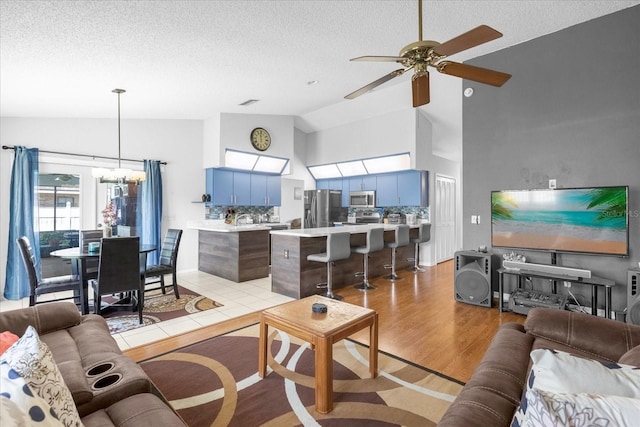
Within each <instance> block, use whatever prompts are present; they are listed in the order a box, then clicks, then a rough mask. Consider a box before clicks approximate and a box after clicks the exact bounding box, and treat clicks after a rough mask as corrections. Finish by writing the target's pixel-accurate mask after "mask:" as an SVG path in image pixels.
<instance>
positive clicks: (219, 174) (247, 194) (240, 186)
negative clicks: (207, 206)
mask: <svg viewBox="0 0 640 427" xmlns="http://www.w3.org/2000/svg"><path fill="white" fill-rule="evenodd" d="M209 177H211V178H212V183H211V184H210V187H211V189H212V192H211V193H210V194H211V205H218V206H234V205H244V206H248V205H250V204H251V174H250V173H248V172H235V171H231V170H226V169H213V171H212V173H211V174H209V172H207V178H209Z"/></svg>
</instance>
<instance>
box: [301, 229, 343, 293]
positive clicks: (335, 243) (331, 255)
mask: <svg viewBox="0 0 640 427" xmlns="http://www.w3.org/2000/svg"><path fill="white" fill-rule="evenodd" d="M350 256H351V233H331V234H329V235H327V251H326V252H323V253H319V254H311V255H307V260H308V261H316V262H324V263H326V264H327V284H326V287H327V293H326V294H324V295H323V296H325V297H327V298H333V299H337V300H341V299H342V297H341V296H340V295H335V294H334V293H333V287H332V285H331V282H332V280H331V276H332V273H333V262H334V261H338V260H341V259H347V258H349V257H350ZM324 287H325V286H324V284H319V285H318V288H324Z"/></svg>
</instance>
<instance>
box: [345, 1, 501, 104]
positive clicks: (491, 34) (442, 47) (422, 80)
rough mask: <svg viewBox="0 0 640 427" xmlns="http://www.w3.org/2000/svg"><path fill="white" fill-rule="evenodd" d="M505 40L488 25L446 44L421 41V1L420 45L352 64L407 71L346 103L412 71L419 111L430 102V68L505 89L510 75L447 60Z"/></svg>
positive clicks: (373, 84) (370, 86)
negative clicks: (387, 64) (379, 64)
mask: <svg viewBox="0 0 640 427" xmlns="http://www.w3.org/2000/svg"><path fill="white" fill-rule="evenodd" d="M500 37H502V33H500V32H499V31H496V30H494V29H493V28H491V27H489V26H487V25H480V26H478V27H476V28H474V29H472V30H470V31H467V32H466V33H464V34H461V35H459V36H457V37H454V38H452V39H451V40H449V41H446V42H444V43H438V42H437V41H433V40H422V0H418V39H419V40H418V41H417V42H413V43H411V44H408V45H407V46H405V47H403V48H402V49H401V50H400V54H399V55H398V56H360V57H357V58H352V59H351V61H375V62H397V63H399V64H402V66H404V67H405V68H401V69H399V70H395V71H392V72H391V73H389V74H387V75H386V76H383V77H381V78H379V79H378V80H375V81H373V82H371V83H369V84H368V85H366V86H363V87H361V88H360V89H358V90H356V91H354V92H352V93H350V94H348V95H347V96H345V98H346V99H354V98H357V97H358V96H360V95H364V94H365V93H367V92H369V91H371V90H372V89H375V88H376V87H378V86H380V85H381V84H383V83H386V82H387V81H389V80H391V79H393V78H394V77H398V76H400V75H402V74H404V73H405V72H407V71H409V70H414V73H415V74H414V76H413V78H412V79H411V89H412V96H413V106H414V107H419V106H421V105H425V104H428V103H429V102H430V95H429V72H428V70H427V67H433V68H435V69H436V71H438V72H439V73H442V74H447V75H450V76H455V77H460V78H463V79H467V80H473V81H475V82H478V83H483V84H488V85H492V86H497V87H499V86H502V85H503V84H504V83H505V82H506V81H507V80H509V78H511V75H510V74H506V73H502V72H499V71H494V70H489V69H486V68H481V67H475V66H472V65H467V64H461V63H458V62H453V61H448V60H447V61H445V60H444V59H445V58H446V57H448V56H450V55H453V54H456V53H458V52H461V51H463V50H467V49H471V48H472V47H476V46H479V45H481V44H483V43H487V42H490V41H491V40H495V39H497V38H500Z"/></svg>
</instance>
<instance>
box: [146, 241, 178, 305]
mask: <svg viewBox="0 0 640 427" xmlns="http://www.w3.org/2000/svg"><path fill="white" fill-rule="evenodd" d="M181 238H182V230H177V229H169V230H167V233H166V234H165V236H164V240H163V241H162V248H161V250H160V257H159V259H158V263H157V264H155V265H151V266H149V267H147V268H146V269H145V285H144V291H143V292H147V291H155V290H158V289H162V293H163V294H165V293H166V289H165V287H169V288H170V287H173V293H174V294H175V296H176V299H179V298H180V293H179V292H178V280H177V277H176V265H177V262H178V248H179V247H180V239H181ZM165 274H171V276H172V282H171V284H170V285H166V284H165V282H164V275H165ZM149 278H152V279H153V278H155V279H154V280H151V281H147V280H148V279H149ZM154 283H160V286H156V287H150V288H149V287H147V285H151V284H154Z"/></svg>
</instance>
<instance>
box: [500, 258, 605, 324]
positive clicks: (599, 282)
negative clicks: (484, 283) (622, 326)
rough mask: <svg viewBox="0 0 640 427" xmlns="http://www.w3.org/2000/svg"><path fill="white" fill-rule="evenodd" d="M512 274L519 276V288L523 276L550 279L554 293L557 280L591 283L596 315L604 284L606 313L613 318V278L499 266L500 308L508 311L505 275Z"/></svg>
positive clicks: (592, 309) (593, 310) (581, 283)
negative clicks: (573, 275)
mask: <svg viewBox="0 0 640 427" xmlns="http://www.w3.org/2000/svg"><path fill="white" fill-rule="evenodd" d="M505 274H508V275H512V276H516V277H517V278H518V289H520V288H521V281H522V278H523V277H536V278H539V279H548V280H551V281H552V282H553V293H554V294H555V293H556V281H562V282H570V283H571V284H576V285H590V286H591V314H592V315H594V316H597V315H598V310H597V308H598V286H604V288H605V292H604V308H605V315H604V317H606V318H607V319H610V318H611V289H612V288H613V287H614V286H615V284H616V283H615V282H614V281H613V280H609V279H604V278H602V277H596V276H591V277H589V278H579V277H572V276H566V275H563V274H552V273H543V272H540V271H532V270H525V269H522V268H521V269H508V268H499V269H498V278H499V280H498V299H499V301H498V310H500V311H501V312H502V311H506V310H508V309H506V308H505V307H504V304H503V303H504V275H505Z"/></svg>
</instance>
